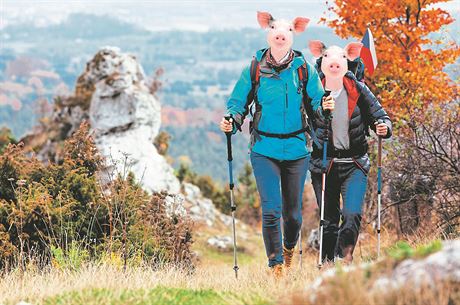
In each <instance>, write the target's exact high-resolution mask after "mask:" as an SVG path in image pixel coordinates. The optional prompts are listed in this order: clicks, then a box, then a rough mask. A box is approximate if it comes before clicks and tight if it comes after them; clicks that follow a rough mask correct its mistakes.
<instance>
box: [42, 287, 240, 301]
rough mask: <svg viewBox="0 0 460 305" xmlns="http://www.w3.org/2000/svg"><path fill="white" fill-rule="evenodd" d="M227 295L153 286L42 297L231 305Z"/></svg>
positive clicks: (62, 299)
mask: <svg viewBox="0 0 460 305" xmlns="http://www.w3.org/2000/svg"><path fill="white" fill-rule="evenodd" d="M230 301H231V300H230V298H227V296H226V295H225V294H220V293H218V292H215V291H213V290H210V289H200V290H191V289H182V288H169V287H161V286H159V287H155V288H153V289H136V290H127V289H121V290H119V291H114V290H112V289H106V288H105V289H100V288H99V289H95V288H92V289H84V290H81V291H70V292H66V293H63V294H60V295H57V296H54V297H50V298H47V299H45V300H44V302H43V303H44V304H50V305H51V304H68V305H72V304H75V305H79V304H139V305H140V304H146V305H147V304H150V305H164V304H171V305H179V304H190V305H199V304H231V303H230Z"/></svg>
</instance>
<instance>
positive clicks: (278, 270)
mask: <svg viewBox="0 0 460 305" xmlns="http://www.w3.org/2000/svg"><path fill="white" fill-rule="evenodd" d="M270 269H271V272H272V274H273V277H274V278H275V279H277V280H279V279H280V278H282V277H283V264H278V265H275V266H272V267H270Z"/></svg>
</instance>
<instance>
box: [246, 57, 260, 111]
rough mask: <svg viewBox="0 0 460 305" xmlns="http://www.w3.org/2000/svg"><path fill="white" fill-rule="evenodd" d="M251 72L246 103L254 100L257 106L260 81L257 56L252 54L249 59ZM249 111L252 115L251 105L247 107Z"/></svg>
mask: <svg viewBox="0 0 460 305" xmlns="http://www.w3.org/2000/svg"><path fill="white" fill-rule="evenodd" d="M249 72H250V74H251V84H252V86H251V91H250V92H249V94H248V105H250V104H251V103H252V101H254V104H256V107H257V103H258V101H257V89H258V88H259V83H260V62H259V61H258V60H257V58H256V57H255V56H254V58H253V59H252V61H251V67H250V70H249ZM249 112H250V114H251V116H254V111H253V107H252V106H250V107H249Z"/></svg>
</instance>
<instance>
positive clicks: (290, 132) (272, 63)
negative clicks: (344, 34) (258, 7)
mask: <svg viewBox="0 0 460 305" xmlns="http://www.w3.org/2000/svg"><path fill="white" fill-rule="evenodd" d="M308 21H309V20H308V19H307V18H302V17H297V18H296V19H294V21H293V22H287V21H284V20H274V19H273V17H272V16H271V15H270V14H269V13H261V12H259V13H258V22H259V24H260V26H261V27H262V28H264V29H265V28H269V31H268V38H267V41H268V44H269V48H267V49H263V50H260V51H258V52H257V53H256V55H255V59H254V60H253V62H252V63H251V65H250V66H248V67H246V68H245V69H244V70H243V72H242V74H241V76H240V78H239V80H238V82H237V83H236V85H235V87H234V89H233V92H232V94H231V96H230V98H229V100H228V103H227V114H228V115H229V116H231V120H229V121H228V120H226V119H225V118H224V119H222V121H221V123H220V127H221V130H222V131H224V132H233V133H236V131H237V130H241V125H242V124H243V121H244V118H245V117H246V115H247V114H248V113H249V109H250V105H251V103H252V102H253V100H254V103H255V113H254V115H253V122H252V123H251V145H250V147H251V153H250V159H251V164H252V167H253V170H254V176H255V179H256V182H257V188H258V191H259V194H260V198H261V203H262V204H261V205H262V219H263V223H262V230H263V239H264V243H265V249H266V253H267V257H268V266H269V267H272V270H273V272H274V274H275V276H277V277H278V276H280V275H281V274H282V266H283V263H284V266H285V267H287V268H289V267H290V265H291V261H292V256H293V253H294V247H295V245H296V243H297V241H298V237H299V231H300V228H301V224H302V213H301V208H302V193H303V188H304V184H305V179H306V174H307V170H308V166H309V151H308V150H307V145H306V144H307V143H306V141H307V139H306V135H305V132H306V129H307V121H306V117H305V111H306V110H305V104H304V103H305V101H306V102H308V103H309V105H308V107H310V108H311V110H312V111H313V112H317V115H322V112H321V107H320V105H321V99H322V97H323V95H324V90H323V87H322V85H321V82H320V79H319V77H318V74H317V72H316V70H315V68H314V67H313V66H311V65H310V64H308V63H307V62H306V61H305V59H304V57H303V56H302V54H301V53H300V52H298V51H295V50H292V49H291V46H292V36H293V32H296V33H299V32H302V31H304V30H305V27H306V25H307V23H308ZM305 95H308V97H309V98H308V99H304V96H305ZM323 106H324V107H332V108H333V99H332V98H331V97H329V98H328V99H327V100H325V101H324V103H323ZM281 216H283V226H284V227H283V229H284V230H283V232H284V236H282V231H281V224H280V217H281Z"/></svg>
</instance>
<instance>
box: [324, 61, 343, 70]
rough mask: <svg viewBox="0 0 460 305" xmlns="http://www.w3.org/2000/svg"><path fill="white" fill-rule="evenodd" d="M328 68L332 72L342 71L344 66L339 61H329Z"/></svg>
mask: <svg viewBox="0 0 460 305" xmlns="http://www.w3.org/2000/svg"><path fill="white" fill-rule="evenodd" d="M327 68H328V69H329V71H331V72H332V73H338V72H340V71H342V66H341V65H340V64H339V63H336V62H332V63H329V64H328V65H327Z"/></svg>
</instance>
